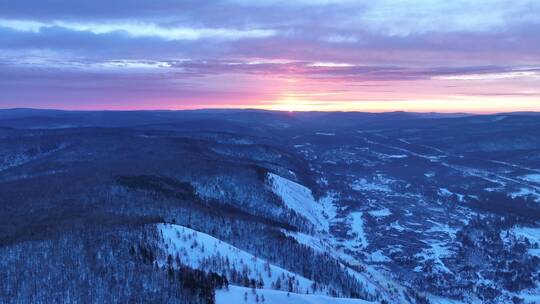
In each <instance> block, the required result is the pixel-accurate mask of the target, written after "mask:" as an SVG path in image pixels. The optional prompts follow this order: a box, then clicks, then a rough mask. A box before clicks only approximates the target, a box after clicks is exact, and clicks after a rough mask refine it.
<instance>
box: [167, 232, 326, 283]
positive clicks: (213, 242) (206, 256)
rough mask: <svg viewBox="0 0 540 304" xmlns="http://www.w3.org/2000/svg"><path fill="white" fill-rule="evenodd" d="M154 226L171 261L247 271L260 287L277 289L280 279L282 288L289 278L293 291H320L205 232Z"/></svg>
mask: <svg viewBox="0 0 540 304" xmlns="http://www.w3.org/2000/svg"><path fill="white" fill-rule="evenodd" d="M157 228H158V230H159V231H160V233H161V234H162V236H163V243H162V249H163V250H164V253H165V254H166V255H170V256H171V257H172V258H173V260H175V259H176V256H178V258H179V260H180V263H182V264H184V265H187V266H190V267H192V268H195V269H200V270H205V271H215V272H217V273H219V274H221V273H223V272H226V270H230V269H235V270H236V271H238V272H243V271H247V275H248V277H249V278H250V279H251V278H252V279H255V280H257V281H258V282H261V283H262V286H261V288H268V289H270V288H276V289H280V286H279V285H278V286H276V284H277V283H276V282H277V281H280V282H282V284H280V285H282V286H281V287H283V288H285V285H286V284H285V282H283V281H284V280H288V279H292V280H293V281H294V284H295V291H297V292H301V293H305V292H309V293H313V292H315V293H323V292H322V291H319V290H317V291H313V290H312V289H311V285H312V284H313V281H311V280H309V279H306V278H304V277H302V276H300V275H298V274H296V273H292V272H290V271H288V270H285V269H283V268H281V267H278V266H275V265H272V264H270V263H269V262H267V261H266V260H264V259H260V258H257V257H256V256H253V255H252V254H250V253H248V252H246V251H243V250H241V249H238V248H236V247H234V246H232V245H230V244H228V243H226V242H223V241H221V240H219V239H216V238H214V237H212V236H210V235H208V234H205V233H202V232H198V231H195V230H193V229H190V228H187V227H184V226H180V225H174V224H158V225H157ZM166 263H167V256H163V257H162V258H161V260H160V265H161V266H164V265H165V264H166ZM221 264H223V265H221ZM229 279H230V278H229Z"/></svg>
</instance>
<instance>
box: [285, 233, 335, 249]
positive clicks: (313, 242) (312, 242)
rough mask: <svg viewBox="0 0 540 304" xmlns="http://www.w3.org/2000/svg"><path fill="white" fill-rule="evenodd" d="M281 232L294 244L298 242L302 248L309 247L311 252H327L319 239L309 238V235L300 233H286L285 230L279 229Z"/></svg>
mask: <svg viewBox="0 0 540 304" xmlns="http://www.w3.org/2000/svg"><path fill="white" fill-rule="evenodd" d="M281 232H282V233H283V234H284V235H286V236H288V237H292V238H293V239H295V240H296V242H298V244H302V245H304V246H307V247H310V248H312V249H313V250H315V251H319V252H326V251H327V248H326V246H325V244H324V243H323V242H322V241H321V239H320V238H317V237H314V236H311V235H309V234H305V233H301V232H293V231H288V230H285V229H281Z"/></svg>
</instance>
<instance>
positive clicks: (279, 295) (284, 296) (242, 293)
mask: <svg viewBox="0 0 540 304" xmlns="http://www.w3.org/2000/svg"><path fill="white" fill-rule="evenodd" d="M257 298H258V299H259V301H257ZM263 298H264V301H262V299H263ZM246 299H247V301H246ZM241 303H246V304H258V303H267V304H368V303H374V302H368V301H365V300H360V299H345V298H332V297H327V296H321V295H312V294H297V293H287V292H285V291H277V290H268V289H257V290H255V293H253V290H252V289H250V288H246V287H239V286H232V285H230V286H229V290H217V291H216V304H241Z"/></svg>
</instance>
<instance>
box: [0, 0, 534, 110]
mask: <svg viewBox="0 0 540 304" xmlns="http://www.w3.org/2000/svg"><path fill="white" fill-rule="evenodd" d="M15 107H31V108H57V109H72V110H103V109H106V110H117V109H123V110H135V109H198V108H263V109H271V110H286V111H302V110H317V111H327V110H328V111H330V110H331V111H334V110H337V111H371V112H381V111H397V110H399V111H419V112H429V111H437V112H476V113H492V112H508V111H540V1H537V0H515V1H507V0H482V1H470V0H453V1H448V0H440V1H439V0H415V1H413V0H377V1H361V0H295V1H292V0H225V1H215V0H204V1H201V0H194V1H192V0H185V1H180V0H175V1H173V0H153V1H147V0H129V1H128V0H113V1H111V0H107V1H105V0H91V1H88V0H79V1H73V0H17V1H13V0H0V108H15Z"/></svg>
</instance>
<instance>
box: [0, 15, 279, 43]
mask: <svg viewBox="0 0 540 304" xmlns="http://www.w3.org/2000/svg"><path fill="white" fill-rule="evenodd" d="M0 27H4V28H8V29H12V30H15V31H22V32H32V33H40V32H42V31H46V30H47V29H51V28H60V29H65V30H69V31H77V32H89V33H92V34H96V35H101V34H110V33H126V34H127V35H128V36H131V37H156V38H161V39H164V40H198V39H217V40H235V39H245V38H265V37H270V36H273V35H275V34H276V31H275V30H269V29H244V30H239V29H226V28H190V27H163V26H159V25H156V24H154V23H144V22H114V23H112V22H111V23H86V22H69V21H54V22H47V23H45V22H37V21H31V20H6V19H0Z"/></svg>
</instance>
